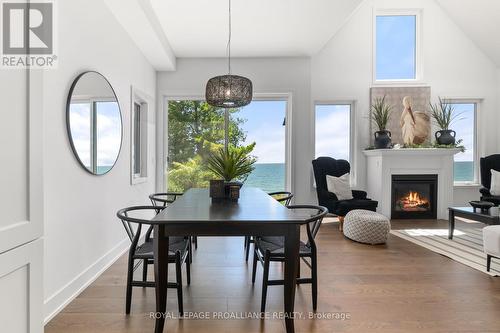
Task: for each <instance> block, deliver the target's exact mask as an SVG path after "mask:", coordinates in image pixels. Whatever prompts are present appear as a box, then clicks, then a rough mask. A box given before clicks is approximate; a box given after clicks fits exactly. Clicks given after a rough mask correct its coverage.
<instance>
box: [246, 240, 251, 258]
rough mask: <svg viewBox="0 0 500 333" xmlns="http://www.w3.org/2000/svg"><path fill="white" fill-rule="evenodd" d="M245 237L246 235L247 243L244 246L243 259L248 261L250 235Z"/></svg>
mask: <svg viewBox="0 0 500 333" xmlns="http://www.w3.org/2000/svg"><path fill="white" fill-rule="evenodd" d="M247 237H248V243H247V246H246V248H245V261H248V255H249V254H250V243H251V240H250V236H247Z"/></svg>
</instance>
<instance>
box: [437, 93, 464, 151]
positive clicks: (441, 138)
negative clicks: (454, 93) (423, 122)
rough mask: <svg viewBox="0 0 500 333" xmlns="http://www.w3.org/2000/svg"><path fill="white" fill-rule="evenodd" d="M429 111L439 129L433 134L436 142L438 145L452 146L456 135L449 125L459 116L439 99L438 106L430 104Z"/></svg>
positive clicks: (451, 107)
mask: <svg viewBox="0 0 500 333" xmlns="http://www.w3.org/2000/svg"><path fill="white" fill-rule="evenodd" d="M430 109H431V115H432V118H433V119H434V121H435V122H436V124H437V125H438V127H439V128H440V130H439V131H436V133H434V136H435V137H436V142H437V143H438V144H440V145H447V146H448V145H454V144H455V142H456V141H455V137H456V135H457V133H456V132H455V131H454V130H451V129H450V125H451V124H452V123H453V121H455V120H456V119H457V117H458V116H460V114H457V113H456V112H455V109H454V108H453V106H452V105H451V104H449V103H446V102H444V101H443V100H442V99H441V97H440V98H439V103H438V104H430Z"/></svg>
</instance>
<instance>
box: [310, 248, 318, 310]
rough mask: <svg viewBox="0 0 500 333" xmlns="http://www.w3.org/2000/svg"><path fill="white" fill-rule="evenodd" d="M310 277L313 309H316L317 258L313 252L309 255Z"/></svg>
mask: <svg viewBox="0 0 500 333" xmlns="http://www.w3.org/2000/svg"><path fill="white" fill-rule="evenodd" d="M311 278H312V288H311V289H312V301H313V311H316V309H317V308H318V259H317V257H316V253H315V252H313V254H312V256H311Z"/></svg>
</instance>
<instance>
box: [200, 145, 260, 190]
mask: <svg viewBox="0 0 500 333" xmlns="http://www.w3.org/2000/svg"><path fill="white" fill-rule="evenodd" d="M254 148H255V143H252V144H250V145H248V146H242V147H231V146H229V147H227V148H225V147H222V148H219V149H217V150H215V151H214V152H213V153H211V154H210V156H209V157H208V160H207V168H208V170H210V171H211V172H212V173H213V174H214V175H215V176H216V177H219V178H221V179H224V181H225V191H226V197H229V194H230V190H231V187H233V188H234V187H235V186H237V187H241V186H243V182H244V181H245V180H246V178H247V177H248V175H249V174H250V173H252V171H253V170H254V169H255V166H254V164H255V162H256V161H257V159H256V158H255V157H254V156H251V155H250V153H251V152H252V151H253V149H254Z"/></svg>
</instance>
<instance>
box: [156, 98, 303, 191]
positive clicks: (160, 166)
mask: <svg viewBox="0 0 500 333" xmlns="http://www.w3.org/2000/svg"><path fill="white" fill-rule="evenodd" d="M292 98H293V96H292V93H290V92H287V93H254V95H253V98H252V101H273V100H274V101H285V102H286V111H285V117H286V124H285V190H287V191H291V192H292V193H293V192H294V182H293V179H294V177H293V176H294V170H295V168H294V163H293V162H294V161H293V150H292V139H293V136H292V131H293V130H292V129H293V117H292V114H293V112H292V105H293V104H292V103H293V101H292ZM171 100H183V101H185V100H205V97H204V96H203V95H201V94H185V95H184V94H177V95H175V94H174V95H163V96H162V97H161V99H160V103H161V105H160V107H159V108H158V114H157V128H156V147H157V148H156V149H157V151H156V153H157V155H156V156H157V159H156V191H157V192H163V191H165V190H166V188H165V173H166V172H167V170H166V168H167V158H168V156H167V152H168V102H169V101H171Z"/></svg>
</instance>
